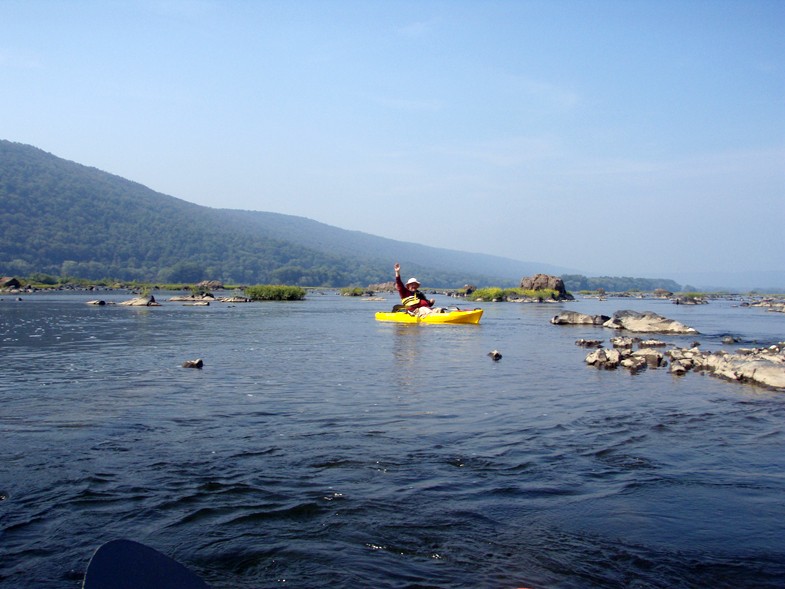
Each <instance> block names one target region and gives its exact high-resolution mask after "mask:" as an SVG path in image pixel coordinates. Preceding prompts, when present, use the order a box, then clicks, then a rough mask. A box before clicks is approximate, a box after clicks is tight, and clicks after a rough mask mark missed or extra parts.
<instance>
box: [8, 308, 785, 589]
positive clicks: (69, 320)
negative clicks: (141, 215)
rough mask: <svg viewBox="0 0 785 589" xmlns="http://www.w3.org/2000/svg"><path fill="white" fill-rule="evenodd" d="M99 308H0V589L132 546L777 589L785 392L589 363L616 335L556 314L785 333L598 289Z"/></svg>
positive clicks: (393, 574) (501, 583) (379, 566)
mask: <svg viewBox="0 0 785 589" xmlns="http://www.w3.org/2000/svg"><path fill="white" fill-rule="evenodd" d="M90 298H95V295H31V296H23V300H22V301H17V300H15V297H9V296H6V297H4V299H3V300H2V301H0V362H1V364H0V431H2V435H0V457H1V459H0V496H2V497H4V498H3V499H2V500H0V586H2V587H41V588H55V587H57V588H60V587H73V588H77V587H80V583H81V576H82V575H83V573H84V569H85V567H86V565H87V562H88V560H89V558H90V556H91V554H92V552H93V551H94V550H95V549H96V548H97V547H98V546H99V545H100V544H101V543H103V542H106V541H108V540H111V539H115V538H121V537H122V538H130V539H133V540H137V541H140V542H144V543H146V544H148V545H150V546H153V547H155V548H157V549H158V550H161V551H162V552H164V553H166V554H169V555H170V556H172V557H174V558H176V559H178V560H180V561H181V562H183V563H184V564H186V565H187V566H189V567H190V568H192V569H193V570H195V571H196V572H198V573H199V574H200V575H201V576H203V577H204V578H205V580H207V581H208V582H209V583H210V584H211V585H212V586H213V587H215V589H222V588H252V587H253V588H266V587H304V588H308V587H374V588H404V587H407V588H414V587H439V588H454V587H488V588H497V587H498V588H516V587H522V586H526V587H533V588H536V589H541V588H542V589H545V588H579V587H581V588H582V587H640V588H643V587H670V588H673V587H676V588H678V587H685V588H686V587H728V588H731V587H733V588H734V589H737V588H739V587H745V588H749V587H783V586H785V541H783V538H785V393H776V392H771V391H767V390H764V389H761V388H758V387H754V386H750V385H740V384H736V383H728V382H725V381H722V380H719V379H715V378H712V377H709V376H704V375H700V374H688V375H686V376H684V377H674V376H671V375H670V374H669V373H668V372H667V369H659V370H648V371H644V372H641V373H639V374H637V375H634V376H633V375H631V374H630V373H629V372H627V371H623V370H619V371H598V370H596V369H594V368H592V367H588V366H586V365H585V364H584V362H583V359H584V357H585V355H586V351H585V350H584V349H582V348H579V347H578V346H576V345H575V344H574V342H575V340H576V339H579V338H587V339H588V338H592V339H593V338H604V339H605V340H606V342H607V340H608V338H610V337H611V336H612V335H615V334H614V333H613V332H610V331H609V330H605V329H603V328H598V327H588V326H587V327H557V326H553V325H551V324H550V323H549V322H548V320H549V319H550V317H551V316H553V315H554V314H556V313H557V312H558V311H559V310H560V309H561V308H567V309H572V310H577V311H581V312H586V313H605V314H608V315H610V314H612V313H613V312H614V311H617V310H621V309H634V310H651V311H655V312H658V313H660V314H662V315H665V316H667V317H670V318H674V319H678V320H680V321H683V322H684V323H687V324H688V325H691V326H692V327H695V328H696V329H698V330H699V331H700V332H701V335H700V336H697V337H695V336H691V337H679V336H670V337H667V336H666V337H662V338H661V339H665V340H667V341H669V342H671V343H675V344H677V345H682V346H683V345H689V344H691V343H692V341H693V340H695V339H697V340H698V341H700V342H701V345H702V347H703V348H704V349H719V348H721V347H723V346H722V344H721V337H722V336H723V335H725V334H731V335H734V336H736V337H739V338H741V339H742V342H741V343H740V344H739V345H747V346H748V345H752V344H753V343H756V344H766V343H773V342H776V341H781V340H785V315H783V314H777V313H766V312H765V311H763V310H761V309H751V308H740V307H738V306H737V303H736V302H731V301H720V302H714V303H712V304H710V305H705V306H699V307H683V306H675V305H672V304H669V303H667V302H663V301H652V300H630V299H609V300H607V301H604V302H600V301H596V300H594V301H588V300H586V301H579V302H575V303H568V304H564V306H562V305H518V304H511V303H507V304H504V303H498V304H490V303H489V304H485V305H484V308H485V316H484V317H483V321H482V324H481V325H478V326H427V325H423V326H407V325H395V324H384V323H377V322H375V321H374V320H373V312H374V311H376V310H382V309H386V308H387V307H389V306H390V305H391V304H392V302H394V301H392V299H391V300H390V302H389V303H374V302H367V301H362V300H360V299H356V298H344V297H339V296H336V295H334V294H331V293H326V294H312V295H309V298H308V300H306V301H302V302H297V303H254V304H246V305H235V306H231V305H226V304H215V303H214V304H212V305H211V306H209V307H187V306H183V305H181V304H179V303H168V302H167V303H164V306H163V307H160V308H131V307H117V306H106V307H94V306H89V305H86V304H85V302H86V301H87V300H89V299H90ZM104 298H106V299H107V300H116V301H120V300H125V299H127V298H130V296H127V295H125V296H124V295H118V294H110V295H106V296H104ZM157 298H159V300H162V299H165V298H166V297H165V295H160V296H158V295H157ZM437 298H438V297H437ZM440 302H442V303H449V300H447V299H442V301H440ZM724 347H725V348H726V349H728V346H724ZM494 348H496V349H499V350H500V351H501V352H502V354H503V356H504V357H503V359H502V360H501V361H500V362H498V363H495V362H492V361H491V360H490V358H488V356H487V355H486V354H487V352H488V351H490V350H492V349H494ZM194 358H203V359H204V362H205V367H204V369H202V370H192V369H184V368H181V364H182V363H183V361H185V360H188V359H194Z"/></svg>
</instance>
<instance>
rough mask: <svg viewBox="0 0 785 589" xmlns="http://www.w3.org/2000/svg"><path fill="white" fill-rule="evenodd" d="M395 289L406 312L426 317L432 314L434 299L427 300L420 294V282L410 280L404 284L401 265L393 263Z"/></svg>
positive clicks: (413, 279) (414, 279)
mask: <svg viewBox="0 0 785 589" xmlns="http://www.w3.org/2000/svg"><path fill="white" fill-rule="evenodd" d="M395 288H396V289H397V290H398V294H399V295H400V297H401V304H402V305H403V306H404V307H405V308H406V310H407V311H409V312H411V313H414V314H416V315H427V314H428V313H430V312H432V311H433V310H435V309H433V305H434V303H435V301H434V299H430V300H429V299H428V298H427V297H426V296H425V295H424V294H423V293H422V292H420V290H419V288H420V282H419V281H418V280H417V279H416V278H410V279H409V280H407V281H406V284H404V283H403V281H402V280H401V265H400V264H399V263H398V262H396V263H395Z"/></svg>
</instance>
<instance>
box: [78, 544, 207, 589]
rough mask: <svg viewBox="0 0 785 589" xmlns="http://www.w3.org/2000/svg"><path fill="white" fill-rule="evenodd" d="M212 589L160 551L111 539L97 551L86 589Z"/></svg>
mask: <svg viewBox="0 0 785 589" xmlns="http://www.w3.org/2000/svg"><path fill="white" fill-rule="evenodd" d="M164 587H165V588H167V589H210V586H209V585H208V584H207V583H205V582H204V581H202V580H201V579H200V578H199V577H198V576H197V575H196V574H194V573H192V572H191V571H189V570H188V569H187V568H185V567H184V566H183V565H181V564H180V563H179V562H177V561H175V560H172V559H171V558H169V557H168V556H165V555H163V554H161V553H160V552H158V551H157V550H155V549H153V548H150V547H149V546H145V545H144V544H139V543H138V542H133V541H131V540H112V541H111V542H107V543H106V544H104V545H103V546H101V547H100V548H99V549H98V550H96V551H95V554H94V555H93V558H91V559H90V563H89V564H88V565H87V572H86V573H85V577H84V583H83V585H82V588H83V589H110V588H111V589H154V588H155V589H161V588H164Z"/></svg>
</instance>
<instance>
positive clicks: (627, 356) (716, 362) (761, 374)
mask: <svg viewBox="0 0 785 589" xmlns="http://www.w3.org/2000/svg"><path fill="white" fill-rule="evenodd" d="M581 341H586V340H578V341H577V342H576V344H577V343H579V342H581ZM593 345H594V344H593ZM646 345H647V344H646V342H645V341H642V342H639V346H642V347H640V348H639V349H638V350H636V351H633V350H632V348H631V347H623V348H614V349H612V350H606V349H604V348H602V347H601V343H600V344H597V345H594V347H597V348H598V349H597V350H595V351H593V352H591V353H590V354H588V355H587V356H586V364H589V365H590V366H595V367H596V368H601V369H605V370H614V369H616V368H619V367H622V368H627V369H629V370H630V371H631V372H633V373H635V372H638V371H640V370H642V369H643V368H662V367H666V366H668V360H667V359H666V358H668V359H670V372H671V374H675V375H683V374H686V373H687V372H689V371H691V370H694V371H697V372H703V373H707V374H710V375H712V376H716V377H719V378H724V379H726V380H731V381H736V382H749V383H754V384H758V385H762V386H766V387H769V388H772V389H778V390H785V342H780V343H778V344H775V345H772V346H769V347H765V348H740V349H738V350H736V352H734V353H730V352H727V351H725V350H720V351H717V352H704V351H702V350H700V349H699V348H698V346H697V344H693V347H691V348H673V349H670V350H667V351H666V352H665V353H663V352H660V351H658V350H656V349H654V348H652V347H645V346H646ZM658 345H659V344H658ZM663 345H664V344H663Z"/></svg>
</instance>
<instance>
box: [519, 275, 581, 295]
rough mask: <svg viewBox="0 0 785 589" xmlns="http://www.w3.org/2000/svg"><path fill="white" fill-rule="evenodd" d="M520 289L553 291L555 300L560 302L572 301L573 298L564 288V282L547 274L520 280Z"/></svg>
mask: <svg viewBox="0 0 785 589" xmlns="http://www.w3.org/2000/svg"><path fill="white" fill-rule="evenodd" d="M521 288H522V289H524V290H555V291H556V292H557V298H558V300H561V301H572V300H573V298H574V297H573V296H572V295H571V294H570V293H568V292H567V290H566V289H565V288H564V281H563V280H562V279H561V278H559V277H558V276H551V275H549V274H535V275H534V276H527V277H524V278H522V279H521Z"/></svg>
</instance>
